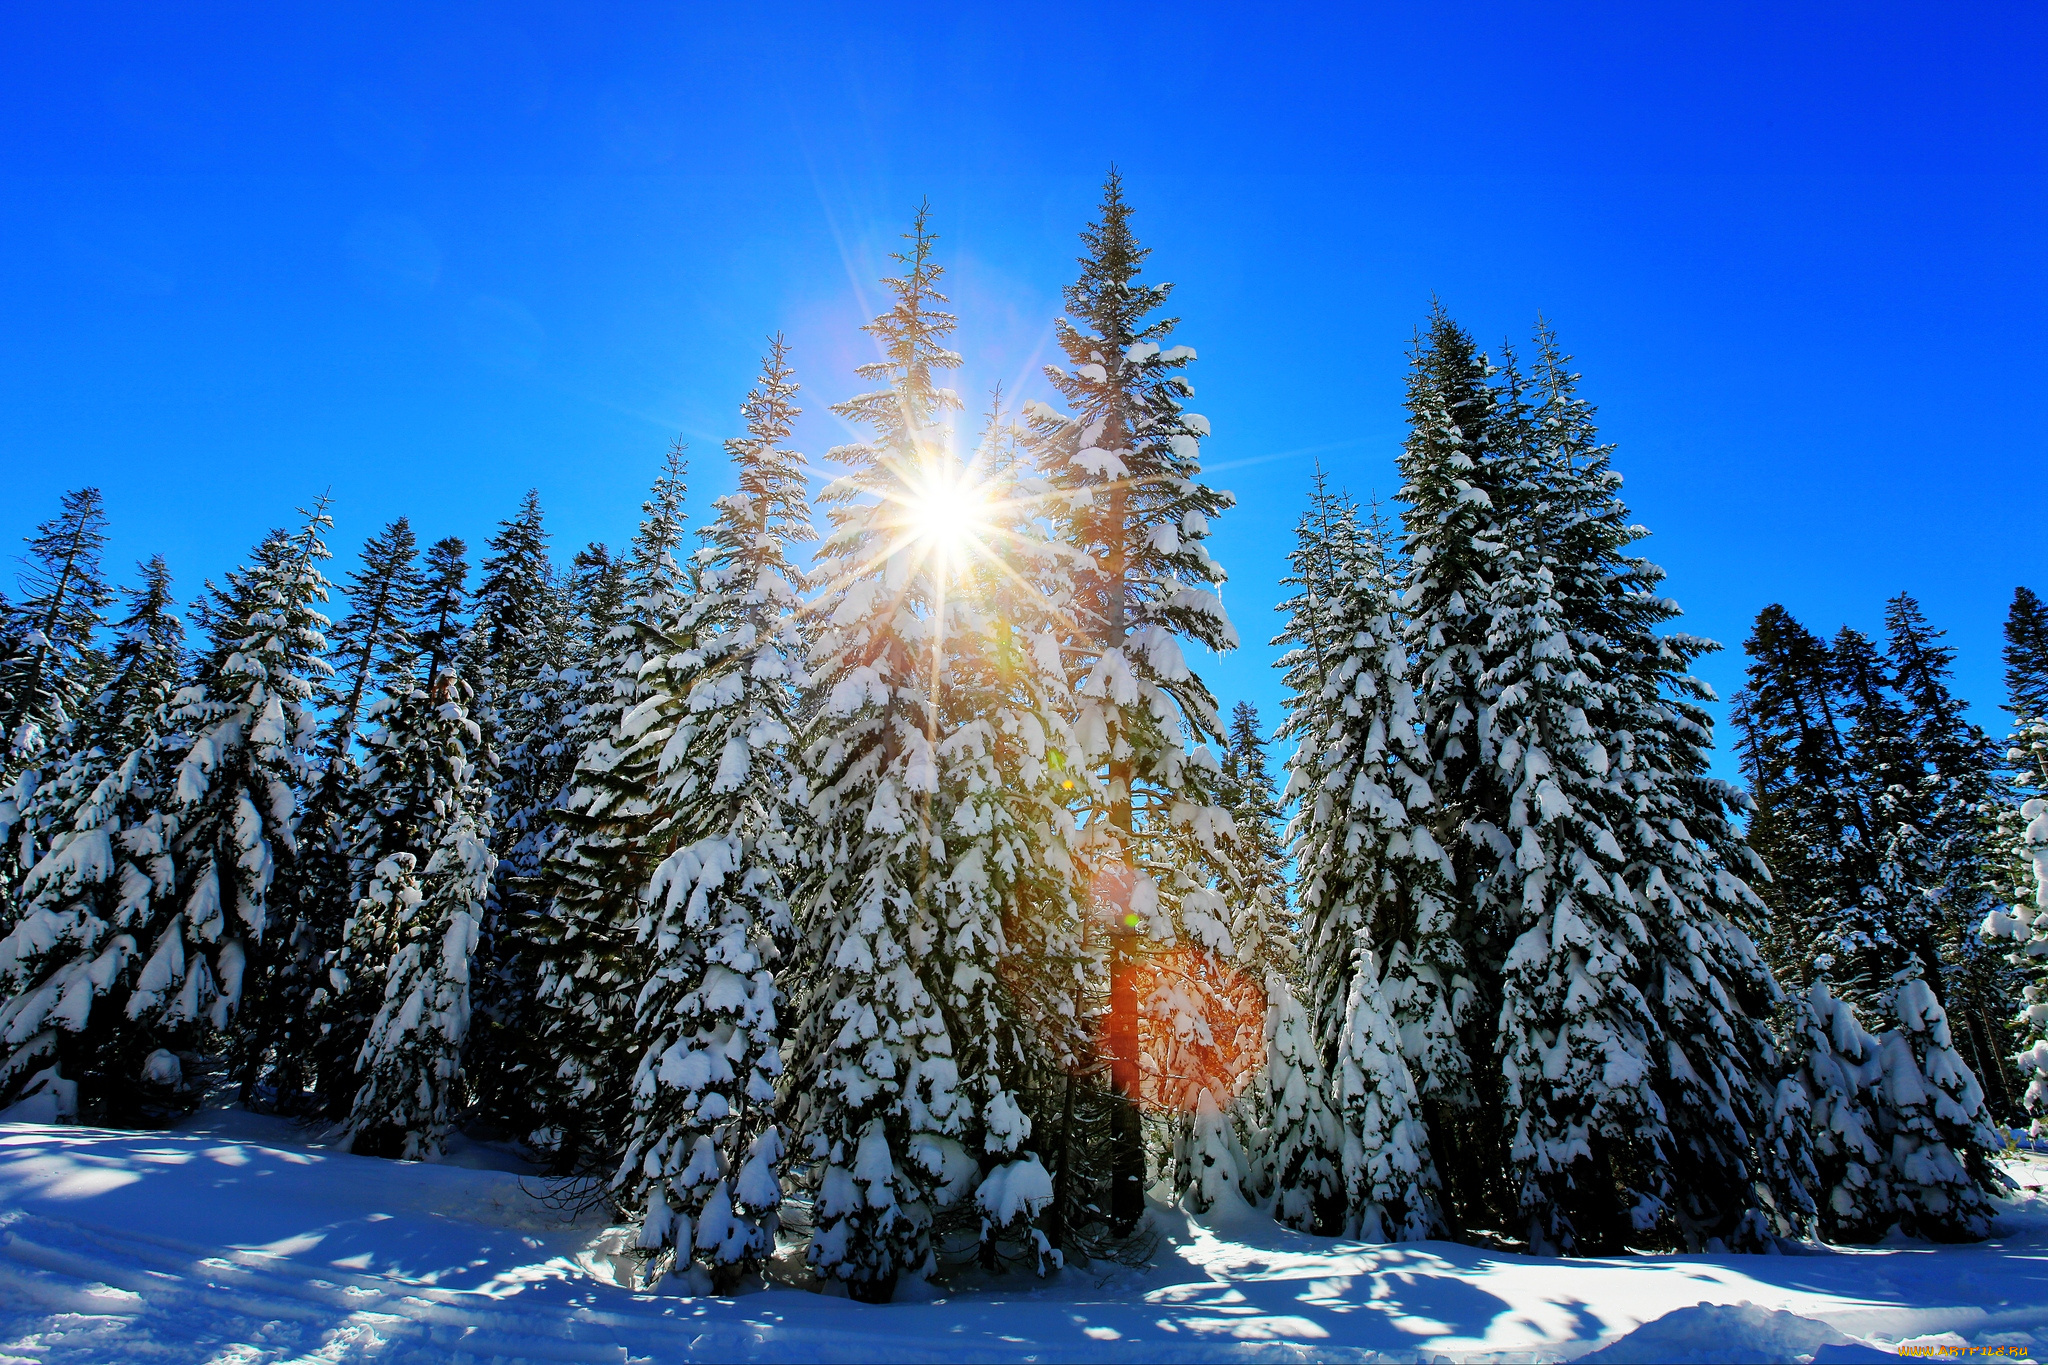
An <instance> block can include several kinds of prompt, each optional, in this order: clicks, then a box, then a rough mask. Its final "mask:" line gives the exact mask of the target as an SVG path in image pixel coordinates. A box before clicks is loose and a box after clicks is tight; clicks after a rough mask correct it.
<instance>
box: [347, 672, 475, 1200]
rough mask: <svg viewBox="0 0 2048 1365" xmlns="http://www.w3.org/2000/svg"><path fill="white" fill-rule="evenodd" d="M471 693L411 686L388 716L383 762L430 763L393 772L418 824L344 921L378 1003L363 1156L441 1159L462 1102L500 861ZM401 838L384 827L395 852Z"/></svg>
mask: <svg viewBox="0 0 2048 1365" xmlns="http://www.w3.org/2000/svg"><path fill="white" fill-rule="evenodd" d="M397 686H398V687H406V688H408V689H410V686H411V685H410V684H408V683H403V682H401V683H399V684H398V685H397ZM393 690H394V691H395V690H396V688H394V689H393ZM469 695H470V694H469V688H468V686H467V685H466V684H465V683H464V682H463V681H462V678H461V677H460V675H459V674H457V673H455V672H453V671H449V672H444V673H443V674H442V675H441V676H440V677H439V678H438V679H437V680H436V681H435V683H434V685H433V692H432V693H431V694H425V693H417V692H413V691H411V690H408V692H407V695H406V697H405V698H404V700H403V702H402V703H401V704H400V705H399V706H397V707H394V708H392V709H390V710H389V711H387V712H386V713H385V717H384V721H383V726H384V730H385V734H386V737H387V743H386V745H385V746H384V749H385V753H384V754H380V758H382V757H384V756H386V755H388V754H398V753H403V754H407V755H416V756H417V757H418V758H419V759H421V760H423V761H422V762H421V763H419V764H418V765H417V767H416V768H415V769H414V770H412V771H409V772H404V773H393V774H391V776H392V777H394V778H395V779H397V780H398V781H400V782H403V783H404V784H405V786H406V787H407V788H409V790H408V792H407V796H408V798H409V804H410V805H411V810H410V811H409V812H408V813H409V814H411V815H413V816H414V817H416V818H417V820H418V821H419V824H418V826H417V827H416V828H415V829H414V830H412V831H409V835H410V837H409V838H408V839H407V840H406V842H409V843H411V844H412V845H413V847H412V848H400V849H395V850H392V851H389V852H385V853H384V854H383V856H381V857H380V858H379V859H378V860H377V863H376V866H375V870H374V872H373V874H372V876H371V878H370V883H369V886H368V887H367V889H366V891H365V895H364V897H363V899H362V901H361V902H360V903H359V904H358V905H357V907H356V913H355V916H354V919H353V921H352V922H351V924H350V925H349V935H348V938H349V947H350V949H351V950H352V953H353V958H352V961H351V963H350V967H351V968H352V969H353V970H354V971H355V972H356V973H358V974H359V975H360V976H361V977H362V978H364V980H363V985H364V987H365V988H366V990H365V993H366V994H369V995H374V996H376V997H378V998H377V999H376V1003H375V1013H374V1015H373V1016H372V1017H371V1019H370V1021H369V1025H368V1028H367V1030H366V1033H365V1036H364V1038H363V1043H362V1048H361V1052H360V1054H359V1055H358V1058H357V1063H356V1071H357V1074H358V1076H359V1077H360V1080H361V1085H360V1088H359V1089H358V1090H357V1091H356V1094H355V1097H354V1101H353V1103H352V1106H351V1108H350V1111H349V1118H348V1128H347V1140H348V1143H349V1145H350V1147H351V1148H352V1149H353V1150H354V1151H357V1152H360V1153H365V1154H370V1155H382V1156H397V1157H403V1158H405V1159H407V1160H429V1161H432V1160H436V1159H438V1158H439V1157H440V1155H441V1152H442V1149H443V1147H444V1145H445V1143H446V1141H447V1138H448V1134H449V1133H450V1132H451V1131H452V1130H453V1128H454V1126H455V1124H456V1122H457V1121H458V1119H459V1118H460V1116H461V1112H462V1109H463V1105H464V1101H465V1099H466V1098H467V1096H466V1087H465V1085H464V1077H463V1053H464V1044H465V1043H466V1042H467V1040H468V1035H469V1021H470V976H471V967H472V964H473V962H474V958H475V953H476V947H477V940H478V935H479V932H480V929H481V926H482V922H483V914H484V905H485V901H486V899H487V897H488V894H489V891H490V885H491V873H492V864H493V857H492V854H491V851H490V825H489V818H490V817H489V794H488V792H487V791H486V789H485V788H484V786H483V784H482V783H481V782H480V781H478V777H477V768H476V765H475V764H474V762H473V761H472V760H471V758H470V753H471V751H472V749H473V748H474V747H475V746H476V745H477V744H478V743H479V741H480V740H481V738H482V734H481V731H480V729H479V727H478V726H477V724H476V722H474V721H472V720H471V719H470V718H469V712H468V708H467V706H466V705H465V703H466V702H467V701H468V699H469ZM395 833H396V831H395V830H387V831H386V832H385V834H384V839H385V840H386V841H387V843H386V846H387V847H388V843H389V841H392V840H393V838H394V835H395Z"/></svg>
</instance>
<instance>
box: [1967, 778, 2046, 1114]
mask: <svg viewBox="0 0 2048 1365" xmlns="http://www.w3.org/2000/svg"><path fill="white" fill-rule="evenodd" d="M2020 817H2021V819H2023V820H2024V821H2025V822H2026V823H2025V825H2024V826H2023V827H2022V828H2021V832H2020V852H2021V856H2023V857H2024V858H2025V859H2026V861H2027V865H2028V867H2027V871H2028V874H2029V876H2028V882H2029V885H2028V886H2027V887H2026V891H2025V894H2024V895H2023V896H2022V897H2021V898H2020V899H2019V901H2018V903H2017V904H2015V905H2014V906H2013V907H2012V909H2011V911H2010V912H2009V913H2008V912H2007V911H2004V910H1993V911H1992V912H1991V913H1990V914H1988V915H1986V916H1985V917H1984V923H1983V926H1982V928H1981V930H1980V932H1981V933H1982V934H1983V936H1984V937H1985V938H1986V939H1989V940H1991V941H1992V942H1994V943H2001V942H2002V943H2003V944H2004V945H2005V946H2007V949H2008V959H2007V960H2008V961H2009V962H2010V963H2011V964H2012V966H2013V968H2014V971H2015V975H2017V976H2018V977H2019V978H2020V982H2021V984H2020V988H2019V997H2020V998H2019V1002H2018V1004H2019V1009H2018V1012H2017V1016H2016V1018H2015V1019H2014V1023H2015V1024H2016V1025H2017V1027H2018V1030H2019V1032H2020V1034H2021V1037H2022V1039H2023V1040H2024V1042H2025V1047H2024V1050H2022V1051H2021V1052H2020V1053H2019V1055H2018V1056H2017V1057H2015V1058H2014V1060H2015V1061H2016V1062H2017V1063H2018V1064H2019V1067H2020V1072H2021V1075H2022V1076H2024V1077H2025V1079H2026V1082H2027V1088H2026V1091H2025V1094H2024V1097H2023V1098H2024V1103H2025V1105H2026V1107H2027V1110H2028V1111H2029V1112H2030V1113H2032V1114H2033V1115H2034V1121H2033V1131H2034V1134H2035V1135H2036V1136H2041V1135H2043V1134H2048V799H2044V798H2042V797H2038V796H2034V797H2029V798H2028V799H2027V801H2026V802H2025V803H2024V804H2023V805H2022V806H2021V807H2020Z"/></svg>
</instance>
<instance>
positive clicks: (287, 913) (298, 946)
mask: <svg viewBox="0 0 2048 1365" xmlns="http://www.w3.org/2000/svg"><path fill="white" fill-rule="evenodd" d="M417 559H418V552H417V541H416V538H415V537H414V535H413V530H412V525H411V523H410V522H409V521H408V520H407V519H406V518H404V517H400V518H398V519H397V520H396V521H393V522H392V523H390V524H389V525H388V526H386V527H385V528H384V530H383V531H382V532H380V533H379V534H377V535H373V536H371V537H369V538H368V539H367V540H366V541H365V542H364V543H363V550H362V563H361V565H360V567H358V568H357V570H356V571H355V572H354V573H352V574H351V575H350V576H349V582H348V589H347V592H348V599H349V608H348V610H347V611H346V612H344V613H343V614H342V615H341V617H340V619H339V620H338V621H337V622H336V623H335V625H334V628H333V629H332V630H331V631H330V632H328V647H329V655H330V657H331V658H332V659H333V660H334V668H335V679H334V695H335V697H336V701H335V705H334V709H333V711H332V712H331V713H330V714H329V716H328V718H327V720H326V722H325V724H324V726H323V729H322V734H321V742H320V746H319V748H320V758H319V764H320V766H319V767H318V769H317V771H316V772H315V773H314V774H312V775H311V776H310V777H309V783H310V787H309V790H308V792H307V793H306V797H305V800H304V803H303V806H302V809H301V812H300V815H299V820H298V825H297V828H296V834H297V842H298V854H297V858H296V863H295V868H294V876H293V878H292V882H291V886H290V891H291V893H292V896H291V904H290V905H288V906H281V907H280V910H281V918H280V923H279V929H278V932H277V934H276V937H275V942H274V945H273V950H272V951H271V952H269V953H267V954H265V956H264V961H263V968H262V970H261V972H260V973H259V974H258V975H255V976H252V977H251V978H250V980H249V982H248V985H247V987H246V989H245V997H246V998H245V1001H244V1004H243V1008H242V1026H241V1027H240V1028H239V1029H238V1030H237V1035H236V1039H235V1045H234V1047H233V1048H231V1050H230V1058H229V1065H230V1070H231V1071H232V1072H234V1073H235V1074H236V1075H238V1076H240V1078H241V1094H242V1102H243V1103H244V1104H245V1105H255V1106H263V1107H276V1108H280V1109H282V1110H285V1111H286V1112H290V1111H293V1110H296V1109H298V1108H300V1107H301V1106H303V1105H304V1104H305V1103H306V1102H307V1096H306V1091H307V1089H308V1087H309V1085H311V1086H312V1087H313V1088H315V1089H317V1088H318V1079H317V1078H318V1076H319V1072H320V1058H321V1054H322V1052H323V1046H322V1040H321V1032H320V1027H319V1019H320V1015H321V1006H322V1004H323V1003H324V1000H323V1001H318V1002H316V1000H315V996H316V995H320V994H321V993H322V989H323V981H324V978H325V975H326V971H327V967H328V959H329V958H330V957H331V956H332V954H333V953H334V952H335V951H336V950H337V949H338V948H339V947H340V945H341V937H342V928H343V925H344V924H345V923H346V922H347V920H348V918H349V915H350V907H351V906H353V904H354V902H355V900H356V898H357V896H358V895H359V894H360V885H359V884H360V882H361V881H362V879H363V878H364V877H367V876H368V875H369V873H370V871H371V868H370V867H364V868H361V869H360V870H359V869H358V868H357V867H356V866H355V865H354V861H353V859H352V856H351V843H352V836H353V831H352V828H351V827H352V825H353V824H354V821H355V818H356V817H357V816H358V815H359V814H360V810H359V809H358V808H357V807H356V805H355V798H356V796H357V795H358V791H359V787H358V781H357V778H358V774H357V771H356V761H357V754H356V751H355V745H356V738H357V735H356V731H357V726H358V723H359V722H360V721H361V719H362V714H363V700H364V697H365V696H366V695H373V694H374V693H375V692H376V691H379V690H381V689H383V688H384V687H387V686H389V685H391V684H393V683H394V682H398V681H401V680H404V683H405V685H406V686H408V687H409V686H410V685H411V683H410V671H411V669H412V667H413V665H414V663H415V661H416V659H417V651H416V650H415V648H414V646H413V643H412V639H411V635H412V631H413V629H414V627H415V623H416V619H417V617H418V614H419V610H420V605H421V594H422V591H423V588H422V585H421V582H420V579H419V572H418V565H417ZM348 1077H349V1083H348V1084H347V1086H346V1089H345V1090H344V1091H343V1092H340V1093H337V1094H335V1095H333V1096H332V1097H331V1098H332V1099H333V1100H334V1101H339V1102H345V1101H346V1090H352V1089H353V1088H354V1086H353V1073H352V1072H350V1073H348Z"/></svg>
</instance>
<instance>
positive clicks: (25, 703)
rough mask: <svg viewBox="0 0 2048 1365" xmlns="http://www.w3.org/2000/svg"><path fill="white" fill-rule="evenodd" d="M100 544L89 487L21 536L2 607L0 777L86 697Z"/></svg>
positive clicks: (98, 515)
mask: <svg viewBox="0 0 2048 1365" xmlns="http://www.w3.org/2000/svg"><path fill="white" fill-rule="evenodd" d="M106 543H107V513H106V503H105V500H104V499H103V498H102V497H101V496H100V490H99V489H97V488H79V489H74V490H73V491H71V492H69V493H66V494H65V495H64V498H63V502H62V507H61V510H60V511H59V512H58V514H57V515H56V516H55V517H52V518H51V519H50V520H48V521H46V522H44V523H43V524H42V525H40V526H38V527H36V533H35V534H34V535H32V536H30V537H28V547H29V548H28V554H27V555H26V556H25V557H24V558H23V566H24V568H23V572H22V575H21V588H22V598H21V600H20V601H18V602H13V603H10V604H8V607H7V615H8V626H9V629H8V634H9V635H10V636H11V637H13V638H14V639H16V640H18V641H19V644H18V645H17V647H16V649H15V650H13V651H11V652H10V654H9V655H8V657H7V659H6V662H5V667H4V668H0V707H4V708H5V709H4V712H0V746H4V747H0V776H5V777H7V778H9V779H12V778H14V777H15V776H17V775H18V774H19V773H20V771H21V769H22V768H23V767H24V766H25V765H27V764H29V763H31V762H33V761H34V760H35V758H36V756H37V755H38V754H39V753H41V752H42V750H43V748H44V747H45V746H46V745H48V744H49V743H50V742H51V741H52V740H54V739H56V738H57V736H58V735H59V733H60V732H61V731H62V729H63V728H64V726H65V723H66V721H67V720H68V719H69V718H71V717H74V716H76V715H77V714H78V710H79V703H81V702H82V701H84V700H85V699H86V698H87V697H88V696H89V695H90V694H91V689H92V683H93V680H94V675H95V674H96V672H97V669H98V664H99V661H98V659H97V656H96V653H95V648H94V640H95V637H96V636H97V635H98V633H99V631H100V629H101V627H102V626H103V625H105V618H104V617H103V616H102V615H101V612H102V611H103V610H104V609H105V608H106V607H107V606H108V605H109V604H110V603H112V602H113V600H114V594H113V591H112V590H111V589H109V588H108V587H107V584H106V580H105V579H104V578H103V577H102V576H101V573H100V552H101V551H102V550H103V549H104V548H105V546H106Z"/></svg>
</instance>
